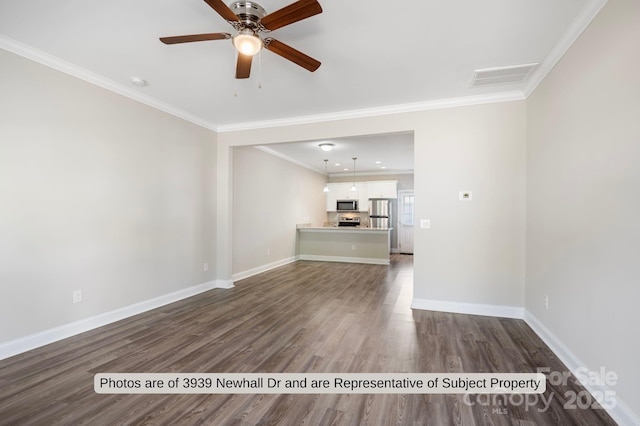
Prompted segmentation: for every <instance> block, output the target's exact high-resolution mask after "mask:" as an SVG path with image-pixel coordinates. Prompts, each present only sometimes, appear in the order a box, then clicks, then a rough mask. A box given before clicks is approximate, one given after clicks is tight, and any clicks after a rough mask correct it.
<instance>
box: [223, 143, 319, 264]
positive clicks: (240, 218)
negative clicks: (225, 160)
mask: <svg viewBox="0 0 640 426" xmlns="http://www.w3.org/2000/svg"><path fill="white" fill-rule="evenodd" d="M326 181H327V178H326V176H324V175H322V174H320V173H316V172H313V171H311V170H309V169H305V168H304V167H300V166H297V165H295V164H292V163H290V162H289V161H286V160H283V159H281V158H278V157H275V156H273V155H271V154H268V153H266V152H264V151H261V150H259V149H258V148H254V147H238V148H235V149H234V150H233V223H234V226H233V273H234V275H238V274H240V275H241V276H245V274H246V273H247V272H248V271H252V270H254V269H256V268H258V269H261V268H263V267H265V266H266V265H272V264H274V263H279V262H283V261H287V260H292V259H293V258H294V257H295V255H296V224H299V223H311V224H313V225H314V226H322V224H323V222H324V220H325V218H326V213H325V212H324V210H325V194H324V192H322V188H323V187H324V185H325V183H326Z"/></svg>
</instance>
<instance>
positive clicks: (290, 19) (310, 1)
mask: <svg viewBox="0 0 640 426" xmlns="http://www.w3.org/2000/svg"><path fill="white" fill-rule="evenodd" d="M318 13H322V7H321V6H320V3H318V1H317V0H299V1H297V2H295V3H292V4H290V5H289V6H285V7H283V8H282V9H279V10H276V11H275V12H272V13H270V14H268V15H267V16H265V17H264V18H262V19H261V20H260V24H262V26H263V27H264V28H266V29H267V30H269V31H273V30H276V29H278V28H281V27H284V26H285V25H289V24H293V23H294V22H298V21H301V20H303V19H307V18H309V17H311V16H313V15H317V14H318Z"/></svg>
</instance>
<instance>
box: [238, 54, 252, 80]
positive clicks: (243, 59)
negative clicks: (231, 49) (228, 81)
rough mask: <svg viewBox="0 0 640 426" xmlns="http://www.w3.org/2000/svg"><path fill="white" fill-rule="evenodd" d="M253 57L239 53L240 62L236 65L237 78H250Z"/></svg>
mask: <svg viewBox="0 0 640 426" xmlns="http://www.w3.org/2000/svg"><path fill="white" fill-rule="evenodd" d="M252 59H253V56H249V55H243V54H242V53H238V62H237V63H236V78H249V74H251V60H252Z"/></svg>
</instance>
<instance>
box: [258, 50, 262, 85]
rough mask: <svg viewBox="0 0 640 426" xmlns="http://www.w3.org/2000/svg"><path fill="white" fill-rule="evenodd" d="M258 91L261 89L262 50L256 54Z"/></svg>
mask: <svg viewBox="0 0 640 426" xmlns="http://www.w3.org/2000/svg"><path fill="white" fill-rule="evenodd" d="M258 89H262V50H260V51H259V52H258Z"/></svg>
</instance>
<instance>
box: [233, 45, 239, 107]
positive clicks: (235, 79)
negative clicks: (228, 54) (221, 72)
mask: <svg viewBox="0 0 640 426" xmlns="http://www.w3.org/2000/svg"><path fill="white" fill-rule="evenodd" d="M237 60H238V52H236V49H233V63H234V64H235V63H236V61H237ZM233 97H234V98H237V97H238V84H237V78H236V76H235V75H234V76H233Z"/></svg>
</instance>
